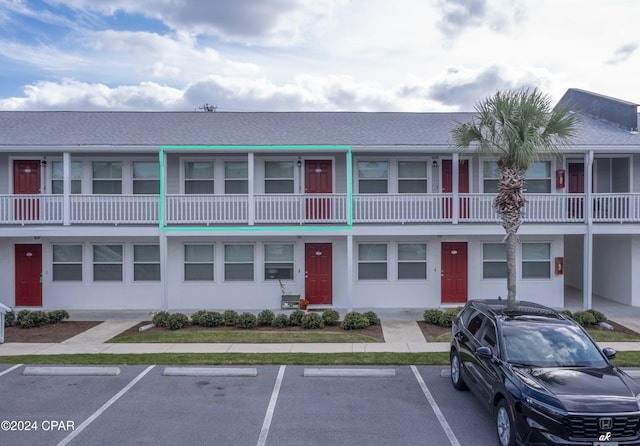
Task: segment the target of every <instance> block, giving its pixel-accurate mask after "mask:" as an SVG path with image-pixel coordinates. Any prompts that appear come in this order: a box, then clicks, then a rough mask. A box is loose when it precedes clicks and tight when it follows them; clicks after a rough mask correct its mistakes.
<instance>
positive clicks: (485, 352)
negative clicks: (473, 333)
mask: <svg viewBox="0 0 640 446" xmlns="http://www.w3.org/2000/svg"><path fill="white" fill-rule="evenodd" d="M476 355H478V356H480V357H481V358H485V359H491V358H493V352H492V351H491V349H490V348H489V347H485V346H482V347H478V348H477V349H476Z"/></svg>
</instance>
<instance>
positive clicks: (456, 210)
mask: <svg viewBox="0 0 640 446" xmlns="http://www.w3.org/2000/svg"><path fill="white" fill-rule="evenodd" d="M459 162H460V161H459V158H458V154H457V153H455V152H454V154H453V159H452V160H451V183H452V184H451V190H452V192H453V198H452V200H453V202H452V203H451V213H452V214H453V215H452V217H453V218H452V221H451V223H453V224H454V225H457V224H458V217H459V216H460V199H459V192H460V191H459V190H458V181H459V180H458V178H459V176H460V171H459V167H460V165H459Z"/></svg>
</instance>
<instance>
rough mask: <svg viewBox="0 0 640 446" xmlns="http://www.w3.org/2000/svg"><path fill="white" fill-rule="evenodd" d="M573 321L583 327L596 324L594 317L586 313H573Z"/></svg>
mask: <svg viewBox="0 0 640 446" xmlns="http://www.w3.org/2000/svg"><path fill="white" fill-rule="evenodd" d="M573 320H574V321H576V322H577V323H579V324H580V325H582V326H583V327H588V326H589V325H593V324H595V323H596V317H595V316H594V315H593V314H591V313H590V312H588V311H576V312H575V313H573Z"/></svg>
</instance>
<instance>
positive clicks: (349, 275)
mask: <svg viewBox="0 0 640 446" xmlns="http://www.w3.org/2000/svg"><path fill="white" fill-rule="evenodd" d="M354 280H355V278H354V276H353V236H352V235H348V236H347V311H349V312H350V311H353V284H354Z"/></svg>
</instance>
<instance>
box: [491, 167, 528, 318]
mask: <svg viewBox="0 0 640 446" xmlns="http://www.w3.org/2000/svg"><path fill="white" fill-rule="evenodd" d="M525 172H526V171H525V169H519V168H514V167H507V166H500V179H499V181H498V196H497V197H496V201H495V203H494V206H495V208H496V211H497V212H498V214H499V215H500V219H501V224H502V227H503V228H504V230H505V232H506V233H507V235H506V236H505V242H506V244H507V306H514V305H515V301H516V280H517V277H518V275H517V266H518V265H517V263H516V246H517V244H518V235H517V234H518V229H519V228H520V224H521V223H522V208H523V207H524V205H525V203H526V200H525V198H524V195H523V194H522V189H523V187H524V175H525Z"/></svg>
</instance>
